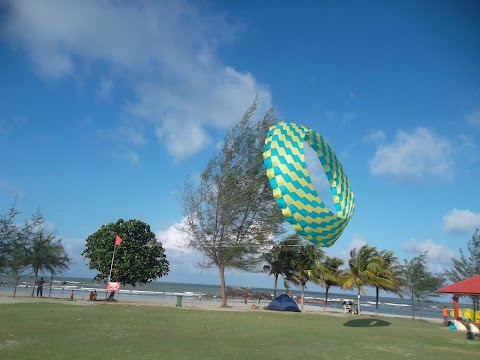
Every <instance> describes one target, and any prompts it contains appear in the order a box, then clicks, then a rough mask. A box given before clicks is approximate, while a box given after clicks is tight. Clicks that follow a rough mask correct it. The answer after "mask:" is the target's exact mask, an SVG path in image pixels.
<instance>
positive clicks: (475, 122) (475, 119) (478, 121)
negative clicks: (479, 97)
mask: <svg viewBox="0 0 480 360" xmlns="http://www.w3.org/2000/svg"><path fill="white" fill-rule="evenodd" d="M465 120H466V122H467V124H468V125H469V126H471V127H475V128H480V110H475V111H472V112H471V113H470V114H468V115H467V116H466V117H465Z"/></svg>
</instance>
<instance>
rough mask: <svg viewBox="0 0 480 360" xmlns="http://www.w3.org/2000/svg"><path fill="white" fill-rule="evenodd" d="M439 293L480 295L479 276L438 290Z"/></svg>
mask: <svg viewBox="0 0 480 360" xmlns="http://www.w3.org/2000/svg"><path fill="white" fill-rule="evenodd" d="M438 292H439V293H447V294H460V295H480V275H477V276H474V277H471V278H468V279H465V280H462V281H459V282H456V283H454V284H451V285H448V286H445V287H443V288H441V289H440V290H438Z"/></svg>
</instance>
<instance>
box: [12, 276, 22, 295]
mask: <svg viewBox="0 0 480 360" xmlns="http://www.w3.org/2000/svg"><path fill="white" fill-rule="evenodd" d="M19 280H20V278H19V277H18V276H15V287H14V288H13V297H15V295H16V294H17V286H18V281H19Z"/></svg>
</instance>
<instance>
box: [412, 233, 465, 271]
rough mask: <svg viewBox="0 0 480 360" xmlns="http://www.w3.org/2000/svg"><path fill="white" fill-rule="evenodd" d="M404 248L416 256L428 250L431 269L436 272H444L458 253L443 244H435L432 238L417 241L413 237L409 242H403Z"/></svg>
mask: <svg viewBox="0 0 480 360" xmlns="http://www.w3.org/2000/svg"><path fill="white" fill-rule="evenodd" d="M402 248H403V250H405V251H406V252H407V253H411V254H412V255H414V256H417V255H419V254H421V253H423V252H425V251H428V254H427V259H428V267H429V269H430V271H432V272H435V273H440V272H443V271H444V270H445V268H447V267H449V266H450V265H451V258H452V257H455V256H456V255H457V254H456V253H455V252H454V251H452V250H450V249H447V248H445V247H444V246H443V245H439V244H435V243H434V242H433V240H432V239H427V240H426V241H424V242H417V240H416V239H411V240H410V241H409V242H407V243H404V244H402Z"/></svg>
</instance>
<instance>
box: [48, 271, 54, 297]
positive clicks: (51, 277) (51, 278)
mask: <svg viewBox="0 0 480 360" xmlns="http://www.w3.org/2000/svg"><path fill="white" fill-rule="evenodd" d="M52 284H53V272H52V273H50V289H49V291H48V297H50V295H52Z"/></svg>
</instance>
